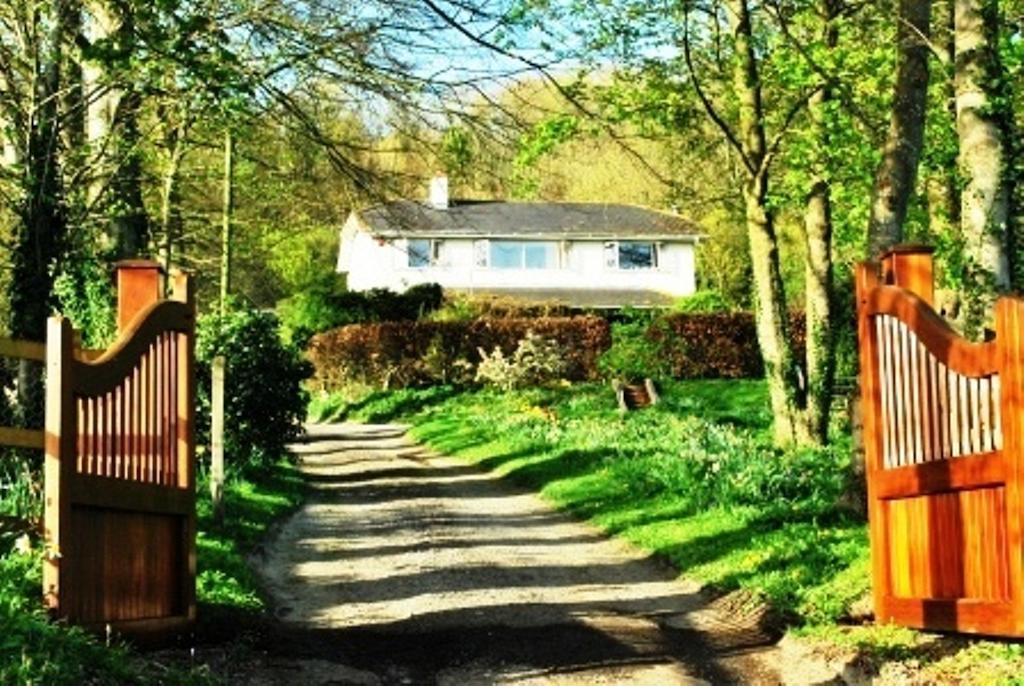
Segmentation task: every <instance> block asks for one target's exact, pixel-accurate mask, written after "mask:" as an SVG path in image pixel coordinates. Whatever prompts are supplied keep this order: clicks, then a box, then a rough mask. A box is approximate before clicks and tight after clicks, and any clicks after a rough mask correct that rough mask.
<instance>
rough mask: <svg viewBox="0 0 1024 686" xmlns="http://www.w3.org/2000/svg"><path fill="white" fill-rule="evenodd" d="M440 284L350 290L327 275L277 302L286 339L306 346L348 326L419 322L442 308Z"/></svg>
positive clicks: (339, 281)
mask: <svg viewBox="0 0 1024 686" xmlns="http://www.w3.org/2000/svg"><path fill="white" fill-rule="evenodd" d="M442 299H443V292H442V290H441V287H440V286H439V285H437V284H419V285H416V286H412V287H411V288H409V289H408V290H406V291H405V292H404V293H395V292H393V291H389V290H387V289H384V288H374V289H371V290H369V291H365V292H363V291H348V290H346V288H345V281H344V278H343V277H342V276H341V275H339V274H334V273H332V272H327V273H325V274H324V275H323V276H322V277H320V278H318V279H316V280H315V281H313V282H312V283H311V284H310V285H309V286H307V287H306V288H304V289H303V290H301V291H299V292H297V293H296V294H295V295H293V296H292V297H291V298H289V299H287V300H284V301H282V302H280V303H278V306H277V311H278V313H279V314H280V316H281V322H282V324H283V325H284V330H285V336H286V338H287V339H288V340H289V341H292V342H294V343H295V344H296V345H298V346H305V345H306V344H307V343H308V342H309V339H310V337H312V336H313V335H314V334H317V333H321V332H323V331H328V330H330V329H334V328H337V327H339V326H345V325H346V324H359V323H363V322H393V321H408V320H416V319H419V318H420V317H423V316H425V315H427V314H429V313H431V312H433V311H434V310H436V309H437V308H438V307H440V306H441V302H442Z"/></svg>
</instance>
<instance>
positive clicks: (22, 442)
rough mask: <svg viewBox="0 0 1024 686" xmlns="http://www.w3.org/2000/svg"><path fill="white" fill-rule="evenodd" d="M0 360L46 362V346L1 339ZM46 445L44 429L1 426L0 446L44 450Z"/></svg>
mask: <svg viewBox="0 0 1024 686" xmlns="http://www.w3.org/2000/svg"><path fill="white" fill-rule="evenodd" d="M0 358H7V359H15V360H28V361H30V362H45V361H46V344H45V343H36V342H34V341H23V340H17V339H12V338H0ZM45 444H46V434H45V433H44V432H43V430H42V429H29V428H24V427H10V426H0V445H4V446H8V447H11V448H28V449H30V450H42V449H43V448H44V447H45Z"/></svg>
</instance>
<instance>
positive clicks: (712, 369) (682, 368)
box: [651, 312, 804, 379]
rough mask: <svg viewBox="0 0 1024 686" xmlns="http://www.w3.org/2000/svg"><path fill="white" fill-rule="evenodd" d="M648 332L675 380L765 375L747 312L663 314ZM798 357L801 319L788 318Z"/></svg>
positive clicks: (796, 316) (796, 315)
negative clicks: (659, 321) (654, 327)
mask: <svg viewBox="0 0 1024 686" xmlns="http://www.w3.org/2000/svg"><path fill="white" fill-rule="evenodd" d="M661 324H662V325H661V326H660V327H657V328H656V329H654V330H652V331H651V336H652V337H653V338H654V339H655V340H656V341H658V342H659V344H660V350H661V353H662V355H663V357H664V359H665V361H666V363H667V364H668V366H669V369H670V373H671V375H672V377H673V378H675V379H719V378H723V379H751V378H760V377H762V376H764V362H763V360H762V359H761V349H760V347H758V342H757V327H756V325H755V322H754V315H753V314H751V313H750V312H718V313H707V314H696V313H693V314H670V315H666V316H665V317H664V318H663V319H662V321H661ZM789 324H790V335H791V336H792V338H793V340H794V342H795V344H796V345H795V347H796V353H797V355H800V356H801V357H802V355H803V350H804V318H803V315H802V314H801V313H794V314H791V315H790V321H789Z"/></svg>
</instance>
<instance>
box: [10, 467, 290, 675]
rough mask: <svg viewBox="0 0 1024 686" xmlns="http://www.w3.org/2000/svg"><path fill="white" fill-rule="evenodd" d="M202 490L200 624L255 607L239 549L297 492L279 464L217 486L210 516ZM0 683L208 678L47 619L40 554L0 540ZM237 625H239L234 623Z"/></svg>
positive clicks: (258, 602)
mask: <svg viewBox="0 0 1024 686" xmlns="http://www.w3.org/2000/svg"><path fill="white" fill-rule="evenodd" d="M208 493H209V489H208V488H206V487H205V485H203V484H201V485H200V490H199V493H198V516H199V535H198V540H197V554H198V579H197V591H198V600H199V603H200V607H199V613H200V624H202V623H203V622H204V621H206V620H207V619H208V618H210V617H211V616H213V617H216V616H221V615H225V614H227V615H229V616H232V617H236V618H237V617H239V616H242V617H244V615H245V613H251V612H258V611H260V610H262V608H263V606H264V603H263V598H262V596H261V594H260V591H259V587H258V584H257V581H256V579H255V577H254V575H253V573H252V571H251V570H250V569H249V567H248V566H247V565H246V562H245V555H246V553H247V552H249V551H250V550H251V549H252V547H253V546H254V545H256V544H257V543H258V542H259V541H260V540H261V538H262V537H263V536H264V535H265V534H266V532H267V529H268V528H269V527H270V525H271V524H273V523H274V522H275V521H277V520H279V519H280V518H281V517H283V516H284V515H286V514H287V513H289V512H291V511H292V510H294V509H295V508H296V507H297V506H298V504H299V503H300V502H301V499H302V481H301V477H300V476H299V475H298V472H297V471H296V470H295V468H294V467H292V466H291V465H289V464H287V463H284V462H282V463H280V464H278V465H276V466H275V467H274V468H273V469H271V470H269V471H267V472H266V473H264V474H261V475H260V476H259V478H258V479H242V478H236V479H233V480H230V481H229V482H228V484H227V485H226V488H225V504H226V512H227V514H228V516H227V517H226V519H225V524H224V525H222V526H218V525H216V524H215V523H214V522H213V519H212V516H211V508H210V501H209V496H208ZM0 552H5V553H6V554H0V684H26V685H27V684H47V685H49V684H57V685H60V684H69V685H76V686H77V685H78V684H83V683H85V684H111V685H120V684H209V683H217V680H216V679H215V678H214V677H213V676H212V675H211V674H210V673H209V672H208V671H207V670H206V669H205V668H204V667H197V668H194V669H190V670H184V669H180V668H177V667H168V666H166V665H162V664H158V663H154V662H152V661H150V660H149V659H147V658H146V656H145V655H140V654H138V653H136V652H134V651H132V650H131V649H130V648H128V647H127V646H123V645H119V644H116V643H115V645H112V646H107V645H105V643H104V642H103V641H102V640H98V639H97V638H96V637H94V636H92V635H90V634H86V633H85V632H82V631H80V630H78V629H74V628H68V627H66V626H64V625H60V624H55V623H53V622H51V621H50V620H49V619H48V618H47V617H46V615H45V613H43V611H42V609H41V607H40V603H39V596H40V589H41V587H42V579H41V571H42V558H41V554H40V551H39V549H38V545H37V546H36V548H35V550H34V551H30V552H28V553H20V552H18V551H16V550H14V549H13V542H12V541H9V540H7V541H0ZM238 628H239V629H241V628H242V627H241V626H239V627H238Z"/></svg>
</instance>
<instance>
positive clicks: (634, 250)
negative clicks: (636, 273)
mask: <svg viewBox="0 0 1024 686" xmlns="http://www.w3.org/2000/svg"><path fill="white" fill-rule="evenodd" d="M605 265H606V266H607V267H608V268H610V269H655V268H657V266H658V248H657V246H656V245H655V244H654V243H650V242H647V241H618V242H613V243H606V244H605Z"/></svg>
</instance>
